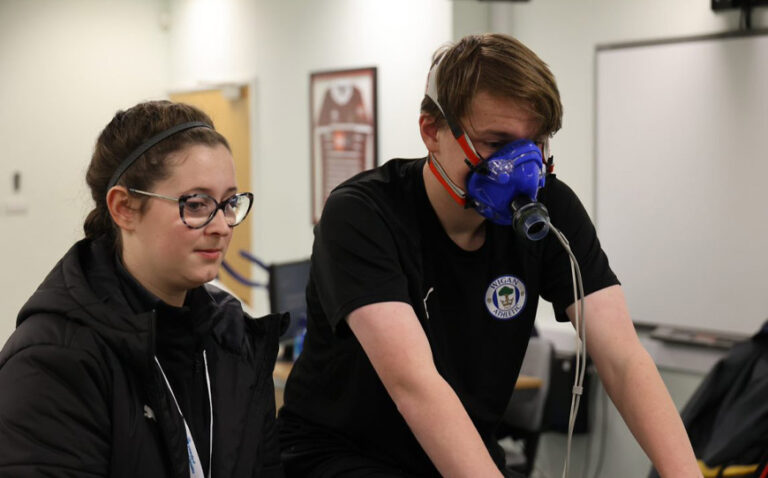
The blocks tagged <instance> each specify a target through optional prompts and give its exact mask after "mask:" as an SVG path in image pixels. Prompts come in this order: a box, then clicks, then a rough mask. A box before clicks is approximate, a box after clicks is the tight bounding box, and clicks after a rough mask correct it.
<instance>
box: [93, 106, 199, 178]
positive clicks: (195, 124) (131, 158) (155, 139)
mask: <svg viewBox="0 0 768 478" xmlns="http://www.w3.org/2000/svg"><path fill="white" fill-rule="evenodd" d="M191 128H209V129H213V127H212V126H211V125H209V124H208V123H203V122H202V121H191V122H189V123H182V124H178V125H176V126H174V127H173V128H168V129H167V130H165V131H161V132H160V133H157V134H156V135H154V136H152V137H151V138H149V139H148V140H146V141H144V142H143V143H142V144H141V146H139V147H138V148H136V149H134V150H133V152H132V153H131V154H129V155H128V157H127V158H125V159H124V160H123V162H122V163H121V164H120V166H118V168H117V169H116V170H115V173H114V174H113V175H112V177H111V178H110V180H109V183H108V184H107V192H109V190H110V189H112V188H113V187H114V186H115V184H117V182H118V181H119V180H120V177H121V176H122V175H123V173H125V170H126V169H128V168H130V167H131V165H132V164H133V163H134V162H135V161H136V160H137V159H138V158H139V156H141V155H142V154H144V153H146V152H147V150H148V149H149V148H151V147H152V146H154V145H156V144H157V143H159V142H160V141H162V140H164V139H165V138H167V137H169V136H173V135H174V134H176V133H180V132H182V131H185V130H188V129H191Z"/></svg>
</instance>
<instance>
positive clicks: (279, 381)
mask: <svg viewBox="0 0 768 478" xmlns="http://www.w3.org/2000/svg"><path fill="white" fill-rule="evenodd" d="M291 367H293V362H289V361H286V360H278V361H277V363H275V371H274V373H273V374H272V378H273V379H274V381H275V405H276V406H277V409H278V410H279V409H280V407H282V406H283V389H285V381H286V380H287V379H288V374H289V373H290V372H291ZM539 387H541V379H540V378H538V377H530V376H528V375H520V376H518V377H517V382H515V390H536V389H537V388H539Z"/></svg>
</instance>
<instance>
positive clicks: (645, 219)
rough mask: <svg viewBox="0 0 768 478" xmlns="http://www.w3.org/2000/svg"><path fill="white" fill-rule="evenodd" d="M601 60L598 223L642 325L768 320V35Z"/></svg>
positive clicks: (637, 50)
mask: <svg viewBox="0 0 768 478" xmlns="http://www.w3.org/2000/svg"><path fill="white" fill-rule="evenodd" d="M761 33H762V34H754V35H746V36H745V35H741V36H719V37H701V38H697V39H687V40H684V41H681V40H675V41H669V42H658V43H652V44H635V45H626V46H612V47H599V48H598V49H597V52H596V76H595V78H596V83H597V84H596V90H595V91H596V93H595V97H596V107H595V121H596V125H595V153H596V171H595V172H596V186H595V193H596V197H595V204H596V215H595V222H596V225H597V228H598V233H599V236H600V240H601V242H602V245H603V248H604V249H605V251H606V253H607V254H608V257H609V258H610V260H611V266H612V268H613V270H614V271H615V272H616V274H617V275H618V276H619V279H620V280H621V282H622V284H623V286H624V291H625V293H626V295H627V300H628V303H629V308H630V313H631V314H632V318H633V320H634V321H635V322H638V323H645V324H660V325H671V326H678V327H690V328H695V329H704V330H713V331H720V332H731V333H744V334H752V333H754V332H756V331H757V330H758V329H759V328H760V325H761V324H762V323H763V322H764V321H765V320H766V319H768V35H766V34H765V33H764V32H761Z"/></svg>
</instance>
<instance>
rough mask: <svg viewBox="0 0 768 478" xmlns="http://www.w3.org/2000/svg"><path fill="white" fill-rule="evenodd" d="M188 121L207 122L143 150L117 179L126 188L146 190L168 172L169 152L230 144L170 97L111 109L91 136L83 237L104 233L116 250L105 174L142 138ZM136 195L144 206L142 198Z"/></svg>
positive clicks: (190, 108)
mask: <svg viewBox="0 0 768 478" xmlns="http://www.w3.org/2000/svg"><path fill="white" fill-rule="evenodd" d="M192 121H201V122H203V123H206V124H208V125H210V126H211V127H210V128H191V129H187V130H185V131H182V132H179V133H176V134H174V135H172V136H170V137H168V138H166V139H164V140H162V141H160V142H159V143H157V144H155V145H154V146H152V147H151V148H150V149H149V150H148V151H146V152H145V153H144V154H142V155H141V156H140V157H139V158H138V159H137V160H136V161H135V162H134V163H133V164H132V165H131V166H130V167H129V168H128V169H127V170H126V171H125V173H123V175H122V177H121V178H120V180H119V181H118V182H117V184H118V185H122V186H124V187H126V188H127V187H131V188H136V189H143V190H145V191H149V190H151V189H152V187H153V186H154V184H155V183H156V182H158V181H162V180H163V179H166V178H167V177H168V174H169V170H168V162H167V161H166V158H167V157H168V155H169V154H171V153H173V152H176V151H179V150H181V149H183V148H185V147H187V146H191V145H196V144H202V145H207V146H216V145H220V144H221V145H224V146H225V147H226V148H227V149H230V148H229V144H228V143H227V140H226V139H225V138H224V137H223V136H222V135H221V134H219V133H218V132H216V131H215V130H214V129H213V122H212V121H211V118H209V117H208V115H207V114H205V113H203V112H202V111H200V110H199V109H197V108H195V107H194V106H190V105H186V104H182V103H173V102H171V101H148V102H145V103H139V104H137V105H136V106H134V107H132V108H129V109H127V110H125V111H122V110H121V111H118V112H117V113H116V114H115V116H114V118H112V121H110V122H109V124H108V125H107V126H106V127H105V128H104V130H103V131H102V132H101V134H100V135H99V138H98V139H97V140H96V147H95V148H94V151H93V156H92V157H91V162H90V164H89V166H88V172H87V173H86V175H85V181H86V183H88V187H89V188H90V190H91V197H93V201H94V202H95V203H96V205H95V207H94V208H93V210H92V211H91V212H90V213H89V214H88V216H87V217H86V219H85V222H84V224H83V230H84V231H85V237H86V238H89V239H96V238H98V237H102V236H107V237H108V238H109V239H111V241H112V244H113V245H114V246H115V247H117V248H118V250H119V247H120V234H119V233H118V230H117V225H116V224H115V223H114V222H113V221H112V216H111V215H110V214H109V209H108V208H107V187H108V184H109V180H110V178H111V177H112V175H113V174H114V173H115V170H116V169H117V168H118V166H120V164H121V163H122V162H123V160H124V159H125V158H126V157H128V155H130V154H131V152H133V151H134V150H135V149H136V148H137V147H138V146H139V145H141V144H142V143H144V142H145V141H146V140H148V139H149V138H151V137H153V136H154V135H156V134H158V133H160V132H162V131H165V130H167V129H169V128H172V127H174V126H176V125H179V124H182V123H186V122H192ZM140 200H141V201H142V202H141V204H142V208H143V207H144V204H145V202H146V199H145V198H142V199H140Z"/></svg>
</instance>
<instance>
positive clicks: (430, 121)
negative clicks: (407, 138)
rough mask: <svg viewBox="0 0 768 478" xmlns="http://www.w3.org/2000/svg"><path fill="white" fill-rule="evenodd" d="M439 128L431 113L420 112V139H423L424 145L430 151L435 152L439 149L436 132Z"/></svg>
mask: <svg viewBox="0 0 768 478" xmlns="http://www.w3.org/2000/svg"><path fill="white" fill-rule="evenodd" d="M439 129H440V127H439V125H438V122H437V120H436V119H435V118H434V116H432V115H428V114H426V113H422V114H421V115H420V116H419V132H420V133H421V140H422V141H424V145H425V146H426V147H427V150H428V151H429V152H430V153H435V152H438V151H439V150H440V148H439V142H438V141H437V132H438V130H439Z"/></svg>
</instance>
